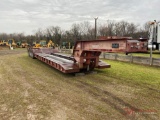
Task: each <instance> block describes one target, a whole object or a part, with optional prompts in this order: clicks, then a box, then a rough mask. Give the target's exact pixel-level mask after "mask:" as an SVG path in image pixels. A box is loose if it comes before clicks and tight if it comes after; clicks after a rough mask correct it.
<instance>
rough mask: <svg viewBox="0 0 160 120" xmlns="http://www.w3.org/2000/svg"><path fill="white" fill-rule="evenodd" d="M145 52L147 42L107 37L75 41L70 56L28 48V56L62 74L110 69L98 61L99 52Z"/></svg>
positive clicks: (107, 65)
mask: <svg viewBox="0 0 160 120" xmlns="http://www.w3.org/2000/svg"><path fill="white" fill-rule="evenodd" d="M102 51H104V52H111V53H112V52H124V53H126V54H127V53H132V52H147V42H146V41H145V40H144V41H143V40H142V41H139V40H133V39H132V38H129V37H108V38H105V39H102V38H101V39H99V40H89V41H86V40H84V41H83V40H82V41H77V42H76V44H75V46H74V49H73V54H72V55H71V56H68V55H64V54H62V53H59V52H58V51H57V50H55V49H53V48H32V47H29V48H28V53H29V56H30V57H32V58H37V59H39V60H41V61H43V62H45V63H46V64H48V65H50V66H52V67H54V68H56V69H58V70H59V71H61V72H63V73H75V72H79V71H80V70H86V71H91V70H93V69H94V68H110V65H109V64H107V63H106V62H102V61H100V60H99V56H100V54H101V52H102Z"/></svg>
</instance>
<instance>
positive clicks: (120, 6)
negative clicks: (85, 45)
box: [0, 0, 160, 34]
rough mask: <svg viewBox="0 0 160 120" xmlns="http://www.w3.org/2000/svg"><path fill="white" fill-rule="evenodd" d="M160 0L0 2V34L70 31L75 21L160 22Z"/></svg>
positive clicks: (11, 0) (32, 0)
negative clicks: (49, 29) (56, 28)
mask: <svg viewBox="0 0 160 120" xmlns="http://www.w3.org/2000/svg"><path fill="white" fill-rule="evenodd" d="M159 11H160V7H159V0H152V1H150V0H145V1H144V0H114V1H113V0H105V1H104V0H76V1H75V0H1V4H0V19H1V21H0V26H1V27H0V32H7V33H11V32H12V33H13V32H21V31H22V32H25V33H27V34H31V33H32V31H33V30H34V29H38V28H40V27H41V28H45V27H48V26H60V27H62V28H63V29H69V27H70V26H71V24H73V23H75V22H83V21H91V22H92V23H93V22H94V17H95V16H98V17H99V19H98V23H99V24H100V23H104V22H106V20H108V19H110V20H116V21H120V20H125V21H129V22H135V23H140V24H143V23H145V22H146V21H148V20H154V19H157V20H159V18H160V14H159Z"/></svg>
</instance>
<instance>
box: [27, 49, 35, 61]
mask: <svg viewBox="0 0 160 120" xmlns="http://www.w3.org/2000/svg"><path fill="white" fill-rule="evenodd" d="M28 55H29V57H31V58H33V59H35V57H34V54H33V52H32V51H31V50H29V51H28Z"/></svg>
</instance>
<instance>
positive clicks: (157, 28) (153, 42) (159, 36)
mask: <svg viewBox="0 0 160 120" xmlns="http://www.w3.org/2000/svg"><path fill="white" fill-rule="evenodd" d="M151 47H152V48H154V49H156V50H159V51H160V22H156V20H154V22H151V23H150V27H149V41H148V48H151Z"/></svg>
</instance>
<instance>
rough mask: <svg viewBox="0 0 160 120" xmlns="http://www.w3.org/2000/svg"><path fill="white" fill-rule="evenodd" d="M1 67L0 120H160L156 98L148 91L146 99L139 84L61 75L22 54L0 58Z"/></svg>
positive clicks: (96, 76) (100, 76) (108, 78)
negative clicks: (149, 94)
mask: <svg viewBox="0 0 160 120" xmlns="http://www.w3.org/2000/svg"><path fill="white" fill-rule="evenodd" d="M0 66H1V67H0V86H1V87H0V91H1V92H0V118H1V119H4V120H9V119H15V120H22V119H27V120H39V119H42V120H44V119H46V120H67V119H68V120H70V119H75V120H100V119H101V120H125V119H136V120H143V119H144V120H146V119H148V120H150V119H151V120H152V119H153V120H156V119H158V118H159V116H158V115H159V114H158V113H159V111H160V110H159V106H160V102H159V99H160V98H159V96H157V94H156V95H154V92H153V90H151V92H152V93H153V95H152V96H151V97H149V98H148V94H147V93H143V94H141V92H142V91H143V90H145V88H142V87H140V86H138V85H130V84H120V83H119V80H118V79H115V78H112V77H107V76H106V75H104V76H102V75H100V74H95V75H93V74H90V75H86V76H81V77H75V76H73V75H72V74H62V73H61V72H59V71H57V70H55V69H53V68H51V67H49V66H48V65H46V64H44V63H42V62H40V61H38V60H36V59H31V58H29V57H28V56H27V53H24V52H22V53H19V52H18V54H9V55H5V56H0ZM156 97H157V98H156ZM149 110H150V111H149Z"/></svg>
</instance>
